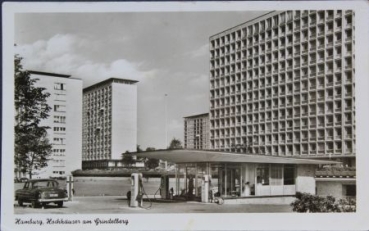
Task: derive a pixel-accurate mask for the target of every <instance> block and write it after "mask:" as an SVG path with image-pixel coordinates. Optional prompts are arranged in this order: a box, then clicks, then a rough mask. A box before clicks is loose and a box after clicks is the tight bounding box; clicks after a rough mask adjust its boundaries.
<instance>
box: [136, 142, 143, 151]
mask: <svg viewBox="0 0 369 231" xmlns="http://www.w3.org/2000/svg"><path fill="white" fill-rule="evenodd" d="M136 151H137V153H140V152H142V151H143V150H142V149H141V147H140V145H138V144H137V146H136Z"/></svg>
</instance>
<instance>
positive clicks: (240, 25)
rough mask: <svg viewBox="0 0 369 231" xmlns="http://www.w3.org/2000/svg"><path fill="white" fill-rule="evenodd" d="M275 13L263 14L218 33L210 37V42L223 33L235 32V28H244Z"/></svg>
mask: <svg viewBox="0 0 369 231" xmlns="http://www.w3.org/2000/svg"><path fill="white" fill-rule="evenodd" d="M273 12H275V11H270V12H268V13H266V14H262V15H260V16H258V17H256V18H253V19H251V20H248V21H246V22H243V23H241V24H239V25H237V26H234V27H231V28H228V29H226V30H224V31H222V32H219V33H216V34H214V35H212V36H210V40H212V39H213V37H216V36H218V35H220V34H223V33H225V32H227V31H230V30H233V29H235V28H238V27H242V26H244V25H246V24H248V23H252V22H253V21H256V20H258V19H259V18H261V17H264V16H265V15H268V14H271V13H273Z"/></svg>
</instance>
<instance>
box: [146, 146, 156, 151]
mask: <svg viewBox="0 0 369 231" xmlns="http://www.w3.org/2000/svg"><path fill="white" fill-rule="evenodd" d="M155 150H156V149H155V148H153V147H147V148H146V152H153V151H155Z"/></svg>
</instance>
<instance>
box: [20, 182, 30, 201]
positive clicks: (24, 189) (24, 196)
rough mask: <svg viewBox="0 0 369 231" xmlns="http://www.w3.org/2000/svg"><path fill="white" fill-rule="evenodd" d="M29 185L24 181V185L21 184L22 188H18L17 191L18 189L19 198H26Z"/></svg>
mask: <svg viewBox="0 0 369 231" xmlns="http://www.w3.org/2000/svg"><path fill="white" fill-rule="evenodd" d="M29 185H30V183H29V182H26V183H24V186H23V188H22V189H20V190H19V191H18V193H17V194H18V195H17V196H18V199H21V200H28V193H27V191H29V187H30V186H29Z"/></svg>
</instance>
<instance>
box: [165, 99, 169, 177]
mask: <svg viewBox="0 0 369 231" xmlns="http://www.w3.org/2000/svg"><path fill="white" fill-rule="evenodd" d="M167 96H168V94H165V148H166V149H168V123H167V121H168V115H167V114H168V110H167V101H168V100H167ZM164 167H165V170H166V169H167V167H168V162H167V161H165V162H164Z"/></svg>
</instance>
